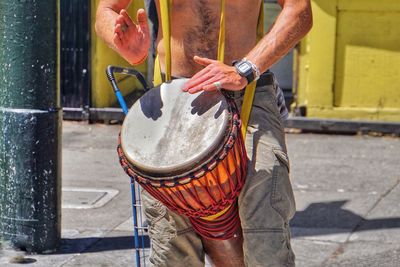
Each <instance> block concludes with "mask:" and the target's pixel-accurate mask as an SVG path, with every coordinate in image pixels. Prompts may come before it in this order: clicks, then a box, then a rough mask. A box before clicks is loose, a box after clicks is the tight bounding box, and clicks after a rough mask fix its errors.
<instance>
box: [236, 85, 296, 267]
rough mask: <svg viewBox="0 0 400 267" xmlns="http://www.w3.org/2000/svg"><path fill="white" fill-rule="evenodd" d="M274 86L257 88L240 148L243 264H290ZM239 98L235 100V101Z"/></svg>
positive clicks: (288, 203)
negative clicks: (244, 159)
mask: <svg viewBox="0 0 400 267" xmlns="http://www.w3.org/2000/svg"><path fill="white" fill-rule="evenodd" d="M275 99H276V97H275V87H274V86H272V85H271V86H264V87H261V88H257V91H256V95H255V97H254V103H253V109H252V113H251V115H250V121H249V127H248V133H247V136H246V148H247V153H248V157H249V159H250V162H249V170H248V175H247V180H246V183H245V186H244V188H243V190H242V192H241V194H240V196H239V212H240V218H241V223H242V228H243V237H244V243H243V251H244V256H245V262H246V266H251V267H253V266H254V267H255V266H263V267H265V266H268V267H281V266H294V254H293V252H292V249H291V247H290V232H289V226H288V222H289V220H290V219H291V217H293V215H294V212H295V202H294V197H293V191H292V188H291V184H290V180H289V174H288V173H289V163H288V158H287V156H286V146H285V137H284V131H283V127H282V123H281V119H280V114H279V111H278V108H277V105H276V102H275ZM239 104H240V101H239Z"/></svg>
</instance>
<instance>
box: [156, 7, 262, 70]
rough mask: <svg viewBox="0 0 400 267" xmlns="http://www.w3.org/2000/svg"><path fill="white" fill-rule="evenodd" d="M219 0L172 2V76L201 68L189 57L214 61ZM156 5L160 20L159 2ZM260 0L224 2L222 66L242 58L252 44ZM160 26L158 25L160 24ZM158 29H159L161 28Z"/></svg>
mask: <svg viewBox="0 0 400 267" xmlns="http://www.w3.org/2000/svg"><path fill="white" fill-rule="evenodd" d="M220 1H221V0H195V1H188V0H174V1H172V2H173V6H172V12H171V50H172V51H171V52H172V75H173V76H177V77H191V76H193V75H194V74H195V73H196V72H197V71H199V70H200V69H202V67H201V66H199V65H198V64H196V63H195V62H194V61H193V56H195V55H197V56H201V57H207V58H210V59H216V58H217V51H218V36H219V23H220V3H221V2H220ZM156 4H157V10H158V17H159V21H160V22H161V19H160V12H159V3H158V1H157V2H156ZM260 4H261V0H246V1H243V0H227V1H226V7H225V10H226V22H225V23H226V39H225V40H226V41H225V63H227V64H231V62H232V61H233V60H235V59H241V58H243V57H244V56H245V55H246V54H247V53H248V52H249V51H250V50H251V49H252V48H253V47H254V45H255V43H256V35H257V34H256V32H257V22H258V15H259V8H260ZM160 24H161V23H160ZM160 26H161V25H160ZM161 27H162V26H161ZM161 27H159V31H158V38H157V44H156V45H157V51H158V54H159V56H160V61H161V66H162V69H164V67H163V66H164V55H165V50H164V43H163V41H162V39H163V37H162V30H161Z"/></svg>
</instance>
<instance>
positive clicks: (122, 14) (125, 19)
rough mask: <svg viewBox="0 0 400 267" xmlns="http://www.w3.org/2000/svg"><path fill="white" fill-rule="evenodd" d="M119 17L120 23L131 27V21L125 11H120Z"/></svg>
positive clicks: (132, 24)
mask: <svg viewBox="0 0 400 267" xmlns="http://www.w3.org/2000/svg"><path fill="white" fill-rule="evenodd" d="M119 15H120V16H119V17H121V20H122V21H121V22H123V23H125V25H126V26H127V27H133V26H134V23H133V21H132V19H131V17H130V16H129V14H128V12H126V10H125V9H121V11H120V12H119Z"/></svg>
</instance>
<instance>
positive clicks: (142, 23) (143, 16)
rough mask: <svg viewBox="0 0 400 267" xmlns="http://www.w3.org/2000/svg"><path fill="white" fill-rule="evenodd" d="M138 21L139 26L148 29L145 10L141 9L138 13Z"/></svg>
mask: <svg viewBox="0 0 400 267" xmlns="http://www.w3.org/2000/svg"><path fill="white" fill-rule="evenodd" d="M137 21H138V23H139V26H140V27H141V28H142V29H143V30H144V29H146V30H147V28H148V23H147V15H146V11H144V9H143V8H140V9H139V10H138V11H137Z"/></svg>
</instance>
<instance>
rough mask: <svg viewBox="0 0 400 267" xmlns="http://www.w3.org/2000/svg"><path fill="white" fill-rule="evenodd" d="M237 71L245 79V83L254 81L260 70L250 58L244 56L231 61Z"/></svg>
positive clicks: (258, 76)
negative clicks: (238, 59)
mask: <svg viewBox="0 0 400 267" xmlns="http://www.w3.org/2000/svg"><path fill="white" fill-rule="evenodd" d="M233 64H234V66H235V68H236V71H237V73H238V74H239V75H240V76H242V77H245V78H246V79H247V83H251V82H252V81H256V80H258V79H259V78H260V70H259V69H258V67H257V66H256V65H254V64H253V63H252V62H251V61H250V60H248V59H246V58H244V59H242V60H240V61H236V62H234V63H233Z"/></svg>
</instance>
